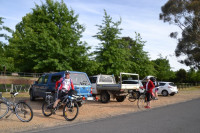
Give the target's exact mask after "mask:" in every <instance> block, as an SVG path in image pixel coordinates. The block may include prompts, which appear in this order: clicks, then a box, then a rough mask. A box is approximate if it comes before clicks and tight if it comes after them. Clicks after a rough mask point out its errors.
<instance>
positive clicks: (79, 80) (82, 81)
mask: <svg viewBox="0 0 200 133" xmlns="http://www.w3.org/2000/svg"><path fill="white" fill-rule="evenodd" d="M70 78H71V79H72V81H73V84H74V85H90V81H89V80H88V78H87V76H86V75H85V74H84V73H71V74H70Z"/></svg>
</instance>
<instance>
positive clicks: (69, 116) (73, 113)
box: [63, 102, 79, 121]
mask: <svg viewBox="0 0 200 133" xmlns="http://www.w3.org/2000/svg"><path fill="white" fill-rule="evenodd" d="M78 111H79V107H78V104H77V103H76V102H74V103H72V105H71V104H70V103H67V104H66V105H65V106H64V107H63V116H64V118H65V119H66V120H67V121H73V120H74V119H75V118H76V117H77V115H78Z"/></svg>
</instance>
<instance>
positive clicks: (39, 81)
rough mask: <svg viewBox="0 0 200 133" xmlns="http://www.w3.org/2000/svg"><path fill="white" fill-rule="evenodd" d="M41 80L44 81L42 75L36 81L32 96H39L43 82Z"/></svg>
mask: <svg viewBox="0 0 200 133" xmlns="http://www.w3.org/2000/svg"><path fill="white" fill-rule="evenodd" d="M43 79H44V75H42V76H41V77H39V79H38V81H37V83H36V84H34V95H35V96H36V97H37V96H39V95H40V94H39V93H40V86H41V84H42V82H43Z"/></svg>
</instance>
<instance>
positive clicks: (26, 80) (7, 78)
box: [0, 76, 38, 85]
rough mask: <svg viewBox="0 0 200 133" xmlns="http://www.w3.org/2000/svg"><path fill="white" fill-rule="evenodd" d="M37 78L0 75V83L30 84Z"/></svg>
mask: <svg viewBox="0 0 200 133" xmlns="http://www.w3.org/2000/svg"><path fill="white" fill-rule="evenodd" d="M37 79H38V78H24V77H13V76H0V84H18V85H20V84H28V85H31V84H33V83H34V81H36V80H37Z"/></svg>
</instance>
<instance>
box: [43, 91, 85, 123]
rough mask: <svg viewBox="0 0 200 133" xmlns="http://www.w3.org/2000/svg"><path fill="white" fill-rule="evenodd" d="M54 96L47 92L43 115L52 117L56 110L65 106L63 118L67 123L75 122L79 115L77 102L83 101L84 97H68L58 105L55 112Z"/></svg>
mask: <svg viewBox="0 0 200 133" xmlns="http://www.w3.org/2000/svg"><path fill="white" fill-rule="evenodd" d="M54 101H55V100H54V96H53V94H52V93H51V92H46V98H45V102H44V103H43V105H42V113H43V115H44V116H46V117H49V116H51V115H52V114H53V113H54V112H55V111H56V110H58V109H59V108H60V107H61V106H62V105H64V106H63V117H64V118H65V119H66V120H67V121H73V120H74V119H75V118H76V117H77V116H78V113H79V106H78V103H77V102H81V101H82V96H76V95H72V96H68V95H66V96H65V97H64V98H63V100H62V101H60V102H59V103H58V105H57V106H56V108H55V110H53V109H52V108H53V104H54Z"/></svg>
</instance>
